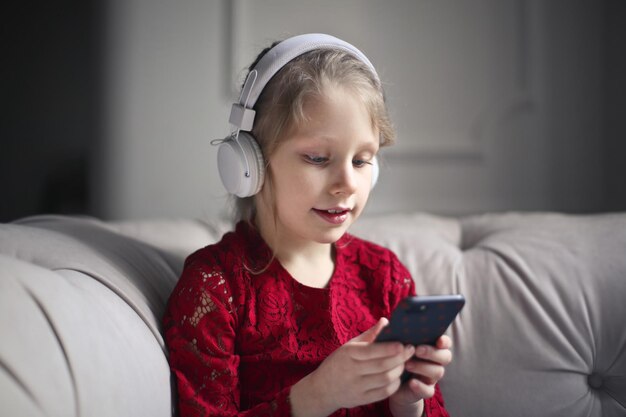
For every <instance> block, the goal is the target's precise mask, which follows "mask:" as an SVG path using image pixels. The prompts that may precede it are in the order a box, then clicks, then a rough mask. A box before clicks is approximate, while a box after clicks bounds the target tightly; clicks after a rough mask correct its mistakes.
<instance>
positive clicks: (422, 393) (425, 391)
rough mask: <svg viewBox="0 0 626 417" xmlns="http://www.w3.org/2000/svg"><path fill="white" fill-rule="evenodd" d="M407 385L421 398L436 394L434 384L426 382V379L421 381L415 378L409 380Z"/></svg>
mask: <svg viewBox="0 0 626 417" xmlns="http://www.w3.org/2000/svg"><path fill="white" fill-rule="evenodd" d="M407 385H408V387H409V389H410V390H411V391H413V393H414V394H415V395H417V396H418V397H420V398H424V399H426V398H431V397H432V396H433V395H435V385H434V384H428V383H425V382H424V381H420V380H419V379H416V378H413V379H410V380H409V382H408V383H407Z"/></svg>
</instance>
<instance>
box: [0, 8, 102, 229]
mask: <svg viewBox="0 0 626 417" xmlns="http://www.w3.org/2000/svg"><path fill="white" fill-rule="evenodd" d="M103 10H104V7H103V4H102V2H100V1H97V0H84V1H83V0H69V1H64V2H61V3H50V2H36V4H32V3H12V4H11V5H10V6H5V7H4V8H3V28H4V30H3V36H2V42H3V49H2V50H3V52H4V53H5V54H6V55H5V56H4V59H3V62H4V63H5V65H3V66H2V67H3V68H2V76H1V77H0V83H1V85H0V91H2V94H1V95H0V97H1V102H0V103H1V104H0V106H1V107H0V109H1V110H2V114H3V120H2V123H1V124H0V126H1V129H2V130H1V132H0V138H1V141H0V188H1V189H2V194H3V195H2V199H0V221H2V222H7V221H10V220H14V219H16V218H19V217H23V216H27V215H32V214H39V213H62V214H73V213H80V214H89V193H88V176H89V165H90V162H89V160H90V157H91V155H90V154H91V152H92V149H94V148H95V147H96V144H97V142H98V139H99V134H100V133H99V132H100V130H101V129H100V127H101V121H100V118H101V108H100V107H101V103H100V101H101V92H102V77H101V74H100V71H101V70H100V68H101V67H102V65H101V62H102V59H101V53H102V43H103V42H102V28H103V26H104V25H103V18H102V16H104V15H105V14H104V13H103ZM5 51H6V52H5Z"/></svg>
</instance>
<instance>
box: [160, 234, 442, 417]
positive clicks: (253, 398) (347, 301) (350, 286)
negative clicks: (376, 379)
mask: <svg viewBox="0 0 626 417" xmlns="http://www.w3.org/2000/svg"><path fill="white" fill-rule="evenodd" d="M335 247H336V266H335V272H334V274H333V276H332V278H331V280H330V283H329V285H328V287H327V288H323V289H320V288H312V287H307V286H304V285H302V284H300V283H298V282H297V281H296V280H295V279H293V278H292V277H291V276H290V275H289V273H288V272H287V271H286V270H285V269H283V268H282V266H281V265H280V263H279V262H278V261H276V260H274V261H273V262H272V263H271V264H270V266H269V267H268V268H267V270H266V271H265V272H263V273H261V274H257V275H255V274H251V273H250V272H248V271H249V270H250V269H252V270H260V269H261V268H263V267H265V266H266V264H267V262H268V260H269V259H271V253H270V250H269V248H268V246H267V245H266V244H265V243H264V241H263V240H262V238H261V237H260V236H259V234H258V233H257V232H256V230H255V229H254V228H252V227H250V226H248V225H247V224H246V223H243V222H242V223H239V224H238V225H237V227H236V230H235V232H231V233H227V234H226V235H224V237H223V238H222V240H221V241H220V242H219V243H217V244H215V245H211V246H207V247H206V248H203V249H200V250H199V251H197V252H195V253H194V254H192V255H191V256H189V258H188V259H187V260H186V262H185V268H184V271H183V273H182V276H181V278H180V280H179V282H178V284H177V285H176V288H175V289H174V291H173V293H172V295H171V297H170V300H169V303H168V308H167V312H166V314H165V317H164V329H165V338H166V342H167V346H168V349H169V360H170V366H171V368H172V371H173V373H174V376H175V378H176V383H177V388H178V406H179V411H180V415H181V416H182V417H188V416H276V417H281V416H289V415H290V414H291V410H290V405H289V391H290V387H291V386H292V385H293V384H295V383H296V382H298V381H299V380H300V379H301V378H303V377H304V376H305V375H307V374H309V373H311V372H312V371H313V370H315V369H316V367H317V366H318V365H319V364H320V363H321V362H322V361H323V360H324V358H326V357H327V356H328V355H329V354H330V353H331V352H333V351H334V350H335V349H337V348H338V347H339V346H341V345H342V344H344V343H345V342H347V341H348V340H350V339H352V338H353V337H355V336H357V335H359V334H360V333H362V332H364V331H365V330H367V329H368V328H370V327H371V326H373V325H374V324H375V323H376V321H377V320H378V319H379V318H380V317H382V316H385V317H390V315H391V311H392V310H393V308H394V307H395V306H396V304H398V302H399V301H400V300H401V299H402V298H403V297H405V296H407V295H409V294H413V293H414V285H413V281H412V279H411V277H410V275H409V273H408V271H407V270H406V268H405V267H404V266H403V265H402V264H401V263H400V262H399V260H398V259H397V258H396V256H395V255H394V254H393V253H392V252H390V251H389V250H387V249H384V248H382V247H380V246H376V245H374V244H372V243H368V242H365V241H363V240H360V239H358V238H355V237H353V236H350V235H345V236H344V237H342V238H341V239H340V240H339V242H337V243H336V244H335ZM425 413H426V414H427V415H429V416H447V415H448V413H447V412H446V410H445V409H444V406H443V399H442V397H441V393H440V392H439V390H438V389H437V393H436V395H435V397H433V398H432V399H429V400H426V401H425ZM333 415H336V416H347V415H350V416H384V415H390V412H389V410H388V404H387V402H386V401H382V402H379V403H374V404H369V405H365V406H361V407H357V408H353V409H350V410H345V409H342V410H338V411H337V412H335V413H334V414H333Z"/></svg>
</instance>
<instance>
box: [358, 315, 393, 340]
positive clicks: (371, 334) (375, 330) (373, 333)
mask: <svg viewBox="0 0 626 417" xmlns="http://www.w3.org/2000/svg"><path fill="white" fill-rule="evenodd" d="M388 324H389V320H387V319H386V318H385V317H381V318H380V319H378V321H377V322H376V324H374V325H373V326H372V327H370V328H369V329H367V330H366V331H364V332H363V333H361V334H360V335H358V336H357V337H355V338H354V339H352V341H355V342H368V343H371V342H373V341H374V340H376V337H377V336H378V334H379V333H380V332H381V330H382V329H383V328H384V327H385V326H386V325H388Z"/></svg>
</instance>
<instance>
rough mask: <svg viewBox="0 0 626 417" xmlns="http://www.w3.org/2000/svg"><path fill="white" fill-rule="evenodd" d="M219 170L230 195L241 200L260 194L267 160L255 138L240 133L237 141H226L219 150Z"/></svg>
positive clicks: (245, 133)
mask: <svg viewBox="0 0 626 417" xmlns="http://www.w3.org/2000/svg"><path fill="white" fill-rule="evenodd" d="M217 169H218V171H219V174H220V178H221V180H222V184H224V187H225V188H226V190H227V191H228V192H229V193H231V194H235V195H236V196H237V197H241V198H245V197H252V196H253V195H255V194H256V193H258V192H259V191H260V190H261V187H262V186H263V180H264V178H265V160H264V159H263V153H262V152H261V147H260V146H259V144H258V143H257V141H256V140H255V139H254V136H252V135H251V134H250V133H248V132H243V131H240V132H239V135H238V137H237V139H233V138H228V139H226V140H224V141H223V142H222V143H221V144H220V146H219V148H218V150H217ZM246 174H247V175H246Z"/></svg>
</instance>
